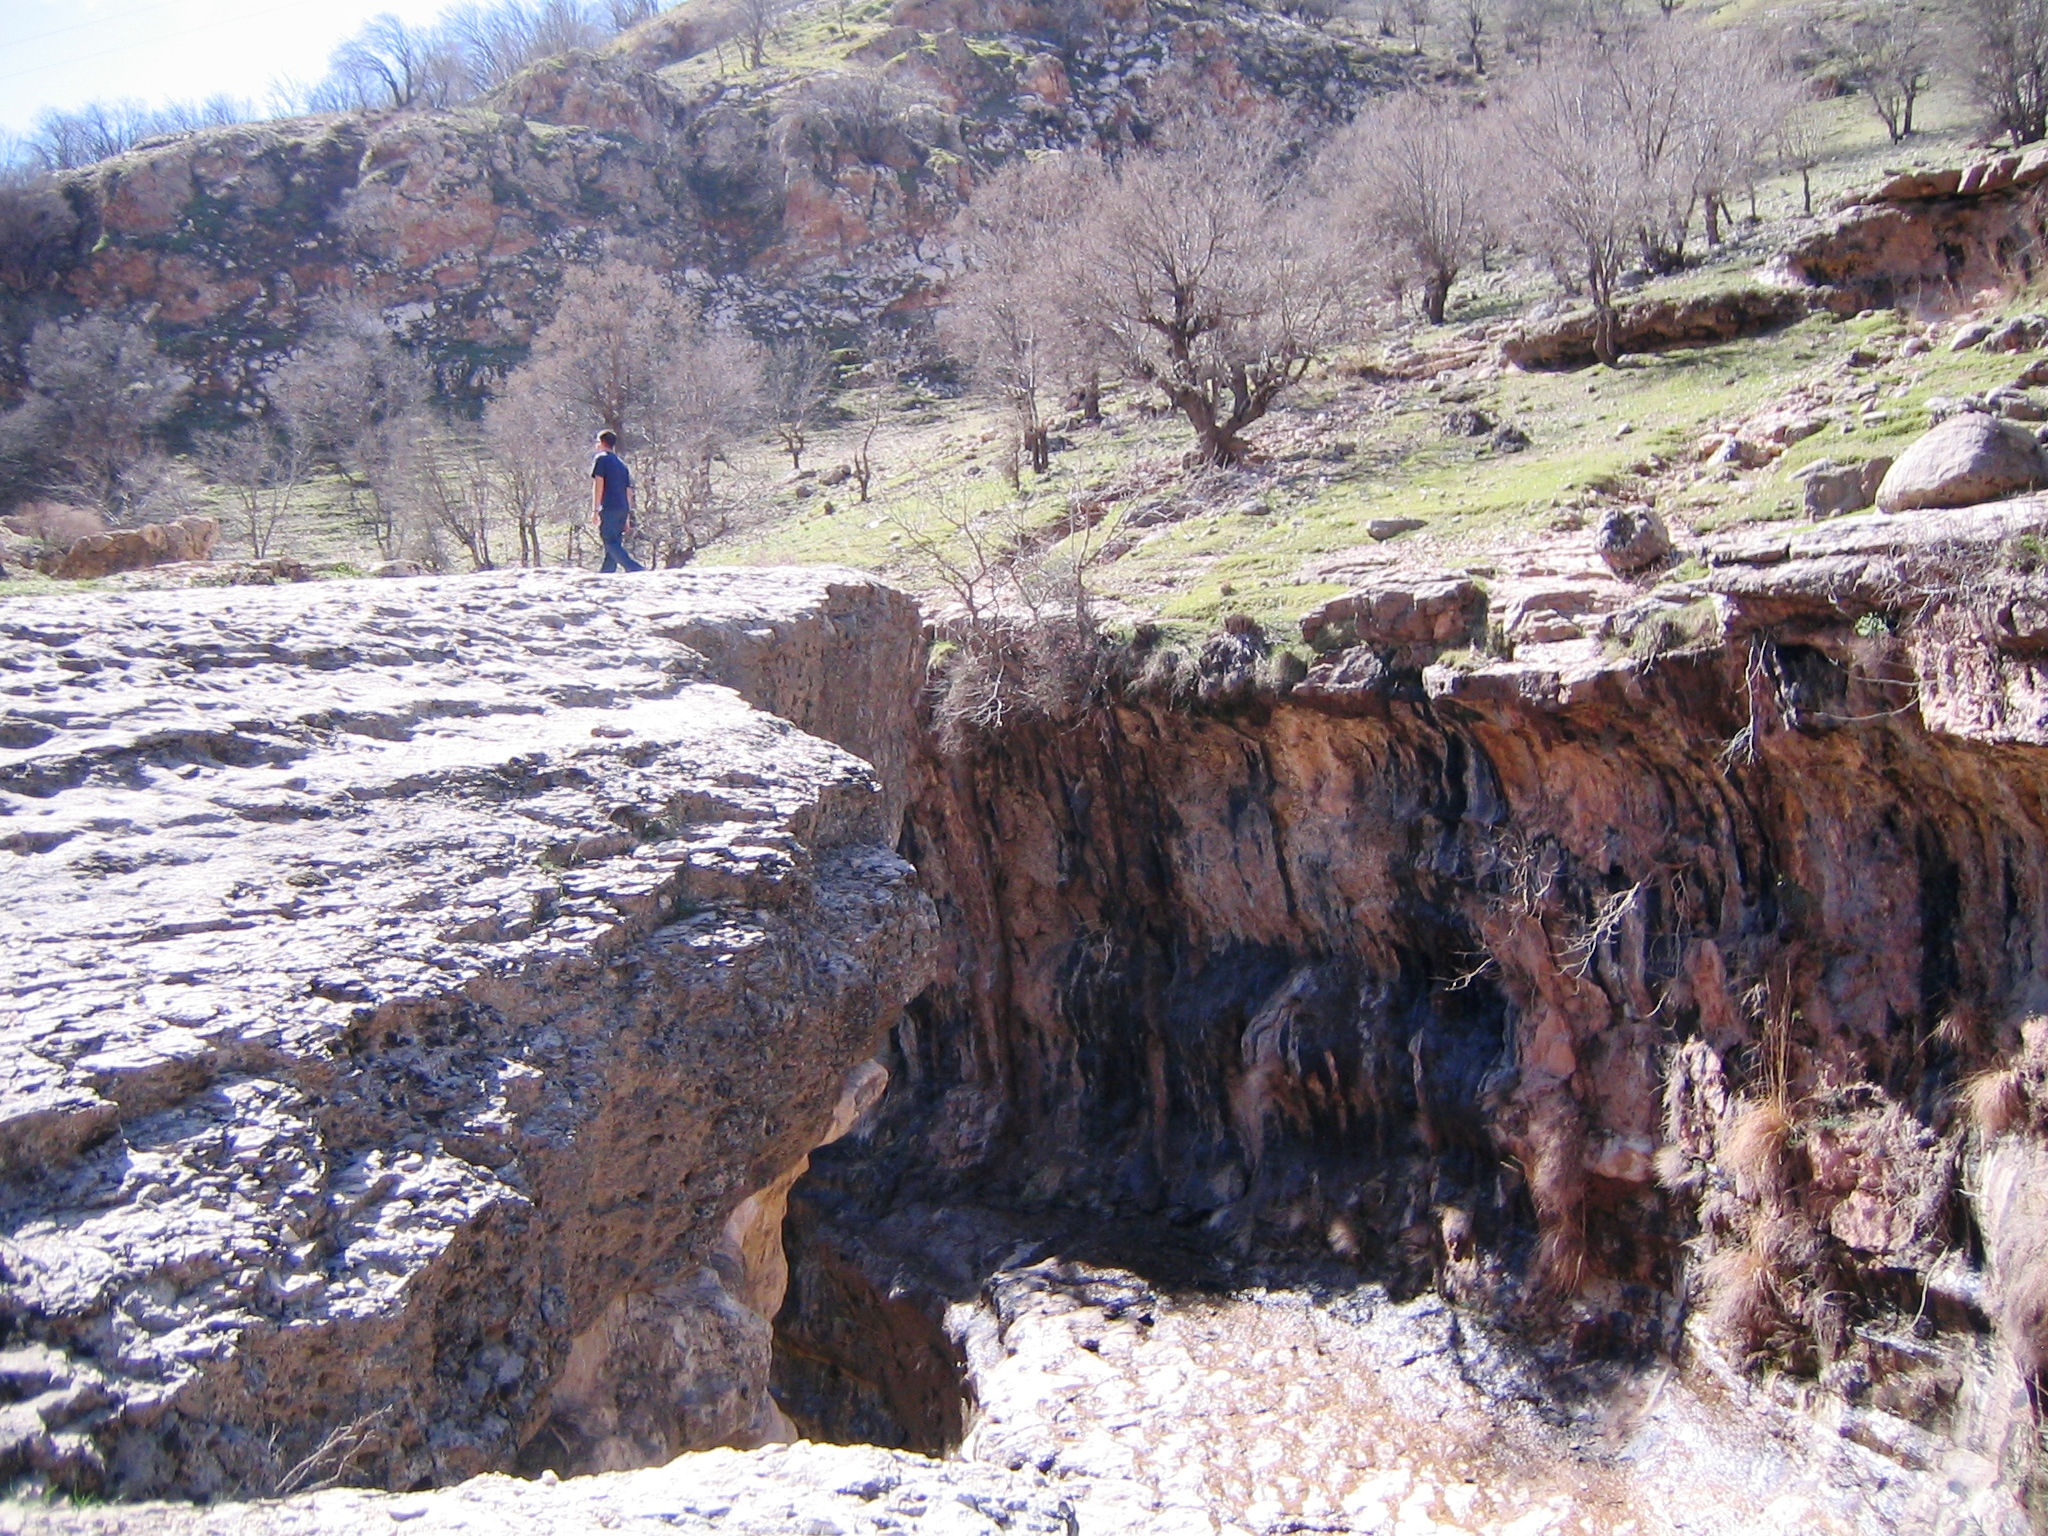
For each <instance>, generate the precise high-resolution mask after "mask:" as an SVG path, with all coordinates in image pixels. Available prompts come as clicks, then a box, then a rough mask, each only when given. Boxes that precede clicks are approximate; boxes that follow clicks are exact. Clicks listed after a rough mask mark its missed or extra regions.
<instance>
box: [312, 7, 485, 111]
mask: <svg viewBox="0 0 2048 1536" xmlns="http://www.w3.org/2000/svg"><path fill="white" fill-rule="evenodd" d="M329 64H330V67H331V68H332V69H333V71H334V76H335V78H336V79H337V80H339V81H341V82H343V83H344V84H346V85H347V87H348V88H349V89H350V90H351V92H352V93H353V95H354V98H355V104H356V105H359V106H364V107H378V106H383V107H413V106H434V107H440V106H446V105H447V104H448V102H449V100H450V98H451V97H452V96H453V95H454V93H455V80H454V72H455V60H454V58H453V56H452V54H451V51H450V49H449V48H448V46H447V44H446V43H445V41H444V40H443V39H442V38H441V37H440V36H439V35H438V34H437V33H435V32H433V31H431V30H423V29H421V28H417V27H412V26H408V25H407V24H406V23H405V22H404V21H402V20H401V19H400V18H398V17H397V16H394V15H393V14H392V13H391V12H389V11H385V12H382V13H381V14H379V15H376V16H373V17H371V18H370V19H369V21H367V22H366V23H364V25H363V29H362V30H361V31H360V32H358V33H357V34H356V35H355V36H354V37H352V38H350V39H349V40H348V41H347V42H345V43H343V44H342V45H341V46H340V47H339V48H337V49H336V50H335V51H334V57H333V58H332V59H331V60H330V61H329Z"/></svg>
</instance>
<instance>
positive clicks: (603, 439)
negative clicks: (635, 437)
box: [597, 427, 619, 453]
mask: <svg viewBox="0 0 2048 1536" xmlns="http://www.w3.org/2000/svg"><path fill="white" fill-rule="evenodd" d="M597 446H598V447H600V448H602V449H603V450H604V451H605V452H606V453H610V452H611V451H612V450H613V449H614V448H616V447H618V446H619V434H618V433H616V432H614V431H612V429H611V428H609V427H607V428H605V429H604V431H602V432H600V433H598V434H597Z"/></svg>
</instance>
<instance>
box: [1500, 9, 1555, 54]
mask: <svg viewBox="0 0 2048 1536" xmlns="http://www.w3.org/2000/svg"><path fill="white" fill-rule="evenodd" d="M1568 20H1569V6H1568V5H1567V3H1566V0H1507V5H1506V8H1505V10H1504V12H1503V14H1502V16H1501V42H1502V43H1503V45H1504V46H1505V47H1506V48H1507V51H1508V52H1509V53H1510V54H1512V55H1513V56H1514V57H1515V58H1517V59H1521V60H1523V61H1525V62H1527V63H1530V64H1541V63H1542V62H1543V50H1544V49H1545V48H1546V47H1548V46H1549V44H1550V42H1551V40H1552V39H1553V38H1555V37H1556V36H1557V35H1558V34H1559V32H1561V31H1562V30H1563V29H1564V27H1565V25H1566V23H1567V21H1568Z"/></svg>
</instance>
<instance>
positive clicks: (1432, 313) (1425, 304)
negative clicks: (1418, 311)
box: [1422, 272, 1452, 325]
mask: <svg viewBox="0 0 2048 1536" xmlns="http://www.w3.org/2000/svg"><path fill="white" fill-rule="evenodd" d="M1451 277H1452V274H1450V273H1448V272H1432V273H1430V274H1429V276H1428V277H1427V278H1425V279H1423V283H1422V312H1423V313H1424V314H1425V315H1427V316H1429V323H1430V324H1431V325H1442V324H1443V323H1444V310H1445V309H1446V308H1448V307H1449V305H1450V302H1451Z"/></svg>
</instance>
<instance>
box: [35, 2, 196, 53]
mask: <svg viewBox="0 0 2048 1536" xmlns="http://www.w3.org/2000/svg"><path fill="white" fill-rule="evenodd" d="M177 3H178V0H149V3H148V4H146V5H138V6H136V7H134V8H133V9H132V10H127V11H117V12H116V13H115V14H113V15H112V16H95V17H94V18H93V19H92V20H91V21H74V22H72V23H71V25H70V26H68V27H52V28H50V30H49V31H47V32H31V33H30V34H29V35H28V36H27V37H11V38H8V39H7V40H6V41H5V43H0V47H7V48H20V47H23V46H25V45H26V44H29V43H40V42H41V41H43V39H44V38H48V37H62V36H63V35H64V34H65V33H67V32H81V31H83V30H84V29H85V28H87V27H104V26H108V25H110V24H111V23H113V22H117V21H128V20H131V19H132V18H134V17H137V16H140V15H141V14H142V13H143V12H145V11H160V10H162V9H163V8H164V7H165V6H167V5H175V4H177Z"/></svg>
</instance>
